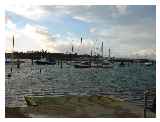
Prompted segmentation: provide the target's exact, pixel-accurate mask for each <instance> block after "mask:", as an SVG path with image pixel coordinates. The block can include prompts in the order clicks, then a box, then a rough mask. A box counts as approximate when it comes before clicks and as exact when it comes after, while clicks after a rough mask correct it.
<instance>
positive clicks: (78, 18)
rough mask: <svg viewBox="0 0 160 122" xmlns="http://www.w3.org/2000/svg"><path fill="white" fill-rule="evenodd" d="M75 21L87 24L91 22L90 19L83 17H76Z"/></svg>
mask: <svg viewBox="0 0 160 122" xmlns="http://www.w3.org/2000/svg"><path fill="white" fill-rule="evenodd" d="M73 19H76V20H80V21H83V22H87V23H89V22H90V20H89V19H88V18H85V17H82V16H74V17H73Z"/></svg>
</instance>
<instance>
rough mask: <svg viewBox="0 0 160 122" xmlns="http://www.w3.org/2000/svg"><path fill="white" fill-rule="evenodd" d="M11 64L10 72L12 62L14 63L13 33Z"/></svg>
mask: <svg viewBox="0 0 160 122" xmlns="http://www.w3.org/2000/svg"><path fill="white" fill-rule="evenodd" d="M11 60H12V61H11V62H12V66H11V73H12V68H13V63H14V35H13V38H12V59H11Z"/></svg>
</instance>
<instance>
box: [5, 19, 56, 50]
mask: <svg viewBox="0 0 160 122" xmlns="http://www.w3.org/2000/svg"><path fill="white" fill-rule="evenodd" d="M13 25H14V24H13ZM7 26H9V27H10V26H12V24H10V22H9V23H7ZM13 35H14V37H15V50H16V51H28V50H42V49H44V50H48V51H50V52H54V46H55V45H54V41H55V37H54V36H53V35H51V34H49V32H48V30H47V28H45V27H42V26H39V25H30V24H26V25H25V26H24V27H23V28H20V29H19V28H15V32H14V33H13V31H12V30H7V31H6V45H7V47H6V51H11V50H12V49H11V48H12V45H11V44H12V37H13Z"/></svg>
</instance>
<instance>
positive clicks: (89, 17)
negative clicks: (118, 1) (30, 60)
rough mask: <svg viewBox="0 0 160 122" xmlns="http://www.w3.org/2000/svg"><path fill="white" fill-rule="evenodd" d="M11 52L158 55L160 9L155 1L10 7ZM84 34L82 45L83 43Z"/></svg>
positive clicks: (8, 39)
mask: <svg viewBox="0 0 160 122" xmlns="http://www.w3.org/2000/svg"><path fill="white" fill-rule="evenodd" d="M5 16H6V17H5V18H6V25H5V28H6V52H11V51H12V50H13V48H12V38H13V35H14V38H15V47H14V51H24V52H25V51H32V50H33V51H38V50H39V51H40V50H42V49H43V50H47V51H48V52H55V53H70V52H71V48H72V45H73V47H74V52H76V53H78V54H90V52H91V50H92V51H93V54H97V53H100V50H101V48H100V47H101V44H102V42H103V45H104V46H103V47H104V49H103V50H104V56H108V50H109V48H110V49H111V56H114V57H129V58H150V59H155V58H156V7H155V6H151V5H138V6H136V5H130V6H124V5H122V6H121V5H117V6H116V5H113V6H111V5H104V6H103V5H97V6H95V5H85V6H84V5H83V6H75V5H74V6H53V5H50V6H25V5H23V6H8V7H7V9H6V12H5ZM81 37H82V43H81Z"/></svg>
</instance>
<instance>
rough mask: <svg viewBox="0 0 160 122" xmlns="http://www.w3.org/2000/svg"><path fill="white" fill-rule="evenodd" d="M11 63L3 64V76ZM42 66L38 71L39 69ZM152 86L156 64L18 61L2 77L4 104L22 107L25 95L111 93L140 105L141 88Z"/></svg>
mask: <svg viewBox="0 0 160 122" xmlns="http://www.w3.org/2000/svg"><path fill="white" fill-rule="evenodd" d="M10 67H11V65H6V75H7V74H8V73H9V72H10ZM40 69H42V71H41V73H40V72H39V70H40ZM153 87H156V67H155V65H153V66H150V67H147V66H145V65H143V64H131V65H129V66H125V67H119V66H118V64H115V65H114V67H113V68H108V69H102V68H97V69H96V68H88V69H76V68H74V67H72V66H68V65H65V64H64V65H63V68H62V69H61V68H60V66H58V65H55V66H52V65H43V66H38V65H31V63H24V64H21V68H20V69H17V68H16V66H14V67H13V74H12V77H11V78H7V77H6V106H8V107H17V106H19V107H20V106H25V105H26V103H25V101H24V96H25V95H35V96H60V95H111V96H114V97H117V98H120V99H123V100H126V101H129V102H134V103H136V104H137V105H143V102H144V100H143V96H144V94H143V93H144V91H145V89H148V88H153Z"/></svg>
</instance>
